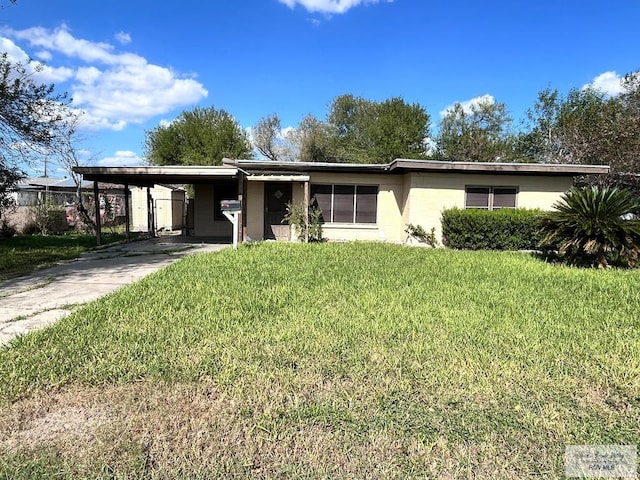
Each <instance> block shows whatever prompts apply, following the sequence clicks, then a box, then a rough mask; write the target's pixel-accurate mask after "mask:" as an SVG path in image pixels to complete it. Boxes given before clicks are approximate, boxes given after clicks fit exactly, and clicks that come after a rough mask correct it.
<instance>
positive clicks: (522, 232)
mask: <svg viewBox="0 0 640 480" xmlns="http://www.w3.org/2000/svg"><path fill="white" fill-rule="evenodd" d="M541 217H542V211H540V210H527V209H515V210H514V209H501V210H494V211H488V210H479V209H461V208H452V209H449V210H445V211H444V212H442V241H443V243H444V245H445V246H447V247H449V248H456V249H466V250H535V249H537V248H538V246H539V244H540V235H539V233H538V226H539V221H540V218H541Z"/></svg>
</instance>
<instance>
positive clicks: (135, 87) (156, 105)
mask: <svg viewBox="0 0 640 480" xmlns="http://www.w3.org/2000/svg"><path fill="white" fill-rule="evenodd" d="M121 33H122V32H121ZM0 35H4V38H3V37H2V36H0V48H3V50H4V51H7V52H9V55H10V56H13V57H16V58H17V59H20V58H23V59H24V58H28V55H27V54H26V53H25V52H24V50H22V49H21V48H20V47H18V46H17V45H16V44H15V43H13V41H12V39H14V40H16V41H25V42H27V43H28V44H29V46H30V47H34V48H45V49H46V51H47V52H49V54H50V55H51V59H52V60H53V59H56V58H57V57H58V56H63V57H67V58H68V59H70V60H71V61H74V63H75V65H74V66H73V68H69V67H67V66H65V67H52V66H49V65H45V66H44V67H43V69H42V71H41V72H40V73H39V74H38V75H39V76H40V78H41V80H42V81H43V82H47V83H50V82H54V83H55V82H61V81H65V80H70V81H71V85H70V93H71V96H72V97H73V104H74V106H75V107H76V108H77V109H78V110H81V111H83V112H84V115H83V118H82V125H83V126H84V128H88V129H92V130H101V129H111V130H121V129H123V128H124V127H126V126H127V125H128V124H130V123H143V122H145V121H147V120H149V119H150V118H152V117H154V116H156V115H162V114H165V113H167V112H170V111H171V110H173V109H175V108H178V107H182V106H187V105H193V104H195V103H198V102H199V101H200V100H202V99H203V98H206V96H207V94H208V92H207V90H206V89H205V88H204V86H203V85H202V84H201V83H199V82H198V81H196V80H195V79H194V78H192V77H190V76H184V75H179V74H177V73H176V72H174V71H173V70H171V69H169V68H166V67H162V66H159V65H153V64H150V63H149V62H147V60H146V59H145V58H143V57H141V56H139V55H137V54H134V53H129V52H117V51H116V50H115V48H114V47H113V45H110V44H107V43H99V42H91V41H88V40H84V39H79V38H75V37H74V36H73V35H72V34H71V33H70V31H69V30H68V29H67V27H66V26H64V25H63V26H61V27H59V28H57V29H54V30H50V29H45V28H41V27H35V28H29V29H25V30H12V29H8V28H5V29H0ZM119 35H120V34H119ZM123 35H126V34H124V33H123ZM7 47H10V48H7ZM12 52H13V53H12ZM20 55H21V56H22V57H20ZM65 63H67V64H68V63H69V61H66V62H65Z"/></svg>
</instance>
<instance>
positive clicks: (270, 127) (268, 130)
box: [252, 113, 296, 162]
mask: <svg viewBox="0 0 640 480" xmlns="http://www.w3.org/2000/svg"><path fill="white" fill-rule="evenodd" d="M252 137H253V146H254V147H255V148H256V150H258V152H260V153H261V154H262V155H264V156H265V157H267V158H268V159H269V160H273V161H274V162H277V161H294V160H295V159H296V153H295V147H294V144H293V143H292V141H291V138H289V137H290V135H283V132H282V126H281V123H280V117H278V115H277V114H275V113H274V114H272V115H268V116H266V117H264V118H262V119H260V121H259V122H258V124H257V125H256V126H255V127H254V128H253V131H252Z"/></svg>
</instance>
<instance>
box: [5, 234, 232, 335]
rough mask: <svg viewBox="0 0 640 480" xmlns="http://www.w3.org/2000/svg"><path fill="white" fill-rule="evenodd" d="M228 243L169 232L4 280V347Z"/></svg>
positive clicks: (108, 247)
mask: <svg viewBox="0 0 640 480" xmlns="http://www.w3.org/2000/svg"><path fill="white" fill-rule="evenodd" d="M227 246H228V245H226V244H220V243H213V242H207V241H205V240H203V239H195V238H189V237H181V236H166V237H160V238H154V239H150V240H143V241H138V242H132V243H125V244H119V245H113V246H107V247H106V248H101V249H97V250H93V251H91V252H87V253H84V254H83V255H82V256H81V257H80V258H78V259H77V260H74V261H73V262H71V263H67V264H64V265H59V266H56V267H53V268H48V269H46V270H40V271H38V272H35V273H33V274H31V275H27V276H24V277H19V278H15V279H11V280H7V281H4V282H0V346H1V345H3V344H5V343H7V342H8V341H9V340H11V339H12V338H14V337H16V336H17V335H20V334H23V333H27V332H30V331H32V330H36V329H39V328H43V327H46V326H47V325H51V324H52V323H54V322H56V321H58V320H60V319H61V318H63V317H65V316H67V315H69V314H70V313H71V311H72V309H73V307H75V306H77V305H78V304H82V303H86V302H90V301H92V300H95V299H97V298H100V297H102V296H103V295H106V294H108V293H110V292H113V291H115V290H117V289H119V288H120V287H122V286H124V285H127V284H129V283H132V282H135V281H136V280H139V279H141V278H142V277H145V276H147V275H149V274H150V273H152V272H155V271H156V270H159V269H161V268H163V267H166V266H167V265H169V264H171V263H173V262H175V261H176V260H178V259H179V258H182V257H184V256H185V255H190V254H194V253H202V252H211V251H218V250H221V249H223V248H226V247H227Z"/></svg>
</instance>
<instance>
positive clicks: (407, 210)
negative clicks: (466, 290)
mask: <svg viewBox="0 0 640 480" xmlns="http://www.w3.org/2000/svg"><path fill="white" fill-rule="evenodd" d="M310 183H317V184H346V185H353V184H356V185H378V207H377V208H378V210H377V223H376V224H347V223H333V224H332V223H325V224H324V225H323V237H324V238H326V239H328V240H333V241H350V240H373V241H387V242H395V243H401V242H404V241H405V240H406V233H405V232H404V229H405V226H406V225H407V224H408V223H413V224H414V225H420V226H422V227H423V228H425V229H426V230H427V231H430V230H431V228H432V227H433V228H435V230H436V236H437V238H438V239H439V240H441V236H442V233H441V224H440V223H441V213H442V211H443V210H445V209H447V208H452V207H460V208H464V200H465V187H466V186H469V185H474V186H481V185H486V186H515V187H518V189H519V193H518V197H517V206H518V207H519V208H540V209H543V210H548V209H550V208H551V206H552V205H553V203H554V202H556V201H557V200H558V199H559V197H560V195H561V194H562V193H564V192H565V191H566V190H567V189H568V188H569V187H570V186H571V185H572V178H571V177H549V176H531V175H483V174H478V175H470V174H451V173H408V174H404V175H390V174H352V173H351V174H349V173H324V172H317V173H311V174H310ZM292 193H293V202H302V201H303V200H304V183H303V182H293V184H292ZM195 198H196V202H195V212H194V218H195V235H197V236H213V237H228V238H231V223H230V222H228V221H226V220H225V221H223V222H221V221H214V220H213V212H214V186H212V185H196V186H195ZM245 202H246V219H245V220H246V222H245V225H246V230H245V232H246V236H247V239H248V240H254V241H256V240H263V239H264V183H263V182H259V181H249V182H247V189H246V193H245ZM292 238H295V236H292Z"/></svg>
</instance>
